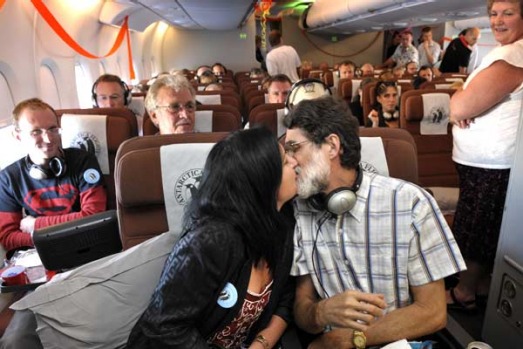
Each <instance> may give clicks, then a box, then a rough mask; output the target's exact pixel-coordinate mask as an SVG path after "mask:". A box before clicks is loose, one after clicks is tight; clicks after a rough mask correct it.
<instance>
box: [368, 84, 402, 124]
mask: <svg viewBox="0 0 523 349" xmlns="http://www.w3.org/2000/svg"><path fill="white" fill-rule="evenodd" d="M374 91H375V92H374V95H375V96H376V103H375V104H374V107H373V109H372V110H371V112H370V113H369V115H368V118H369V120H370V121H371V122H372V127H392V128H398V127H399V120H400V113H399V109H398V85H397V84H396V82H393V81H380V82H378V83H377V84H376V89H375V90H374Z"/></svg>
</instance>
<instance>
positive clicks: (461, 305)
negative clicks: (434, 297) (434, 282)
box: [447, 287, 477, 313]
mask: <svg viewBox="0 0 523 349" xmlns="http://www.w3.org/2000/svg"><path fill="white" fill-rule="evenodd" d="M449 293H450V298H452V302H453V303H450V304H447V309H452V310H459V311H463V312H467V313H473V312H475V311H476V310H477V305H476V300H475V299H472V300H470V301H460V300H459V299H458V298H457V297H456V294H455V293H454V287H451V288H449Z"/></svg>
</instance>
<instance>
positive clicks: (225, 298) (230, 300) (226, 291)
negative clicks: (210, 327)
mask: <svg viewBox="0 0 523 349" xmlns="http://www.w3.org/2000/svg"><path fill="white" fill-rule="evenodd" d="M237 300H238V291H237V290H236V287H234V285H233V284H231V283H230V282H228V283H227V284H226V285H225V287H224V288H223V290H222V292H220V296H219V297H218V305H219V306H220V307H222V308H232V306H233V305H235V304H236V301H237Z"/></svg>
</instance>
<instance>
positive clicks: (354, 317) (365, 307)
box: [317, 291, 387, 331]
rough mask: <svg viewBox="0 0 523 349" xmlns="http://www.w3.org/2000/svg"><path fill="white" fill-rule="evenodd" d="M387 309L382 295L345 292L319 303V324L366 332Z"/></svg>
mask: <svg viewBox="0 0 523 349" xmlns="http://www.w3.org/2000/svg"><path fill="white" fill-rule="evenodd" d="M386 307H387V304H386V303H385V300H384V297H383V295H382V294H374V293H363V292H360V291H345V292H343V293H340V294H337V295H336V296H334V297H331V298H328V299H325V300H322V301H320V302H319V303H318V308H317V317H318V320H319V321H318V322H319V323H323V324H328V325H330V326H334V327H341V328H352V329H356V330H360V331H365V330H366V329H367V327H368V325H370V324H371V323H372V322H373V321H374V320H375V319H376V318H379V317H381V316H382V315H383V309H385V308H386Z"/></svg>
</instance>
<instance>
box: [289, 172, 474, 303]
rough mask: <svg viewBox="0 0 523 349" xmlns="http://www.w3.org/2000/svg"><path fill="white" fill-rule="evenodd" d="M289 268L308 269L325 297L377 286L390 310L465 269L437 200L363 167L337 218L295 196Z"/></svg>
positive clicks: (301, 272) (294, 272)
mask: <svg viewBox="0 0 523 349" xmlns="http://www.w3.org/2000/svg"><path fill="white" fill-rule="evenodd" d="M295 215H296V221H297V222H296V228H295V233H294V262H293V267H292V270H291V274H292V275H294V276H299V275H307V274H310V275H311V276H312V280H313V282H314V286H315V288H316V291H317V292H318V294H319V295H320V296H321V297H322V298H328V297H332V296H333V295H335V294H338V293H342V292H344V291H347V290H360V291H363V292H370V293H382V294H384V295H385V300H386V302H387V304H388V307H387V310H388V311H392V310H394V309H396V308H400V307H404V306H406V305H408V304H410V303H411V299H410V293H409V286H420V285H424V284H427V283H430V282H433V281H436V280H439V279H442V278H444V277H446V276H448V275H451V274H454V273H457V272H459V271H461V270H464V269H465V262H464V261H463V258H462V256H461V253H460V251H459V248H458V246H457V244H456V241H455V240H454V236H453V235H452V232H451V230H450V228H449V227H448V225H447V223H446V221H445V219H444V218H443V215H442V214H441V212H440V210H439V208H438V206H437V204H436V201H435V200H434V199H433V198H432V196H431V195H430V194H428V193H427V192H426V191H424V190H423V189H421V188H419V187H418V186H416V185H414V184H411V183H408V182H405V181H402V180H399V179H394V178H389V177H383V176H379V175H375V174H370V173H366V172H365V173H364V177H363V181H362V184H361V187H360V189H359V190H358V192H357V202H356V205H355V206H354V207H353V209H352V210H350V211H349V212H348V213H345V214H344V215H343V216H341V217H339V218H338V219H336V218H335V217H332V215H330V214H329V213H328V212H326V211H318V210H316V209H314V208H313V207H312V206H311V205H310V204H309V203H308V202H307V201H305V200H301V199H297V200H296V201H295Z"/></svg>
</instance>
